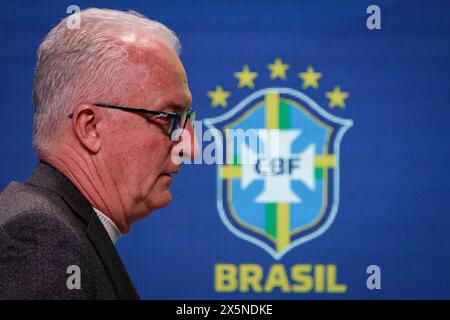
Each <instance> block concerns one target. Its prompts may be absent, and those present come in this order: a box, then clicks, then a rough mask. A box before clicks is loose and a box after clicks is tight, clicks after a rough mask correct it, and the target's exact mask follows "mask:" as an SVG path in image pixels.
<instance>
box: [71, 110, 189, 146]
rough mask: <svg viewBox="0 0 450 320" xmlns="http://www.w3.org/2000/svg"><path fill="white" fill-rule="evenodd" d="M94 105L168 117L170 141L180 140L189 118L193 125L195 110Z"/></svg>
mask: <svg viewBox="0 0 450 320" xmlns="http://www.w3.org/2000/svg"><path fill="white" fill-rule="evenodd" d="M93 105H94V106H97V107H101V108H110V109H119V110H122V111H128V112H138V113H145V114H151V115H153V116H156V117H159V118H163V119H169V120H171V121H172V124H171V128H170V133H169V136H170V140H172V141H180V137H181V136H182V134H183V131H184V129H185V128H186V124H187V122H188V120H189V122H190V124H191V126H192V127H194V121H195V115H196V111H193V110H189V111H181V112H164V111H155V110H148V109H142V108H130V107H126V106H116V105H111V104H105V103H94V104H93ZM72 116H73V114H72V113H71V114H69V118H72Z"/></svg>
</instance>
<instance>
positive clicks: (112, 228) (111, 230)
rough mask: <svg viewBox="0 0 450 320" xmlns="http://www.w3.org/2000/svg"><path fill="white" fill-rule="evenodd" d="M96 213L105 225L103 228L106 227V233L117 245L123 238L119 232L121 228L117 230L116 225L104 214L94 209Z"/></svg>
mask: <svg viewBox="0 0 450 320" xmlns="http://www.w3.org/2000/svg"><path fill="white" fill-rule="evenodd" d="M93 209H94V211H95V213H96V214H97V216H98V218H99V219H100V221H101V222H102V224H103V227H105V229H106V232H108V235H109V237H110V238H111V241H112V242H113V243H114V245H115V244H116V242H117V240H118V239H119V238H120V237H121V236H122V234H121V233H120V231H119V228H117V226H116V224H115V223H114V222H113V221H112V220H111V219H110V218H109V217H108V216H106V215H105V214H104V213H103V212H101V211H100V210H98V209H97V208H93Z"/></svg>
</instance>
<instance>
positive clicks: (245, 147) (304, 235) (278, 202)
mask: <svg viewBox="0 0 450 320" xmlns="http://www.w3.org/2000/svg"><path fill="white" fill-rule="evenodd" d="M220 89H221V90H222V88H220ZM222 92H223V91H222ZM204 123H205V125H206V126H207V127H209V128H210V129H213V132H214V133H213V134H214V135H215V140H216V143H217V149H218V150H219V151H220V152H223V155H224V161H223V163H222V164H218V165H217V209H218V212H219V214H220V217H221V219H222V221H223V223H224V224H225V226H226V227H227V228H228V230H229V231H231V232H232V233H233V234H234V235H236V236H238V237H240V238H242V239H244V240H246V241H249V242H251V243H253V244H255V245H257V246H259V247H261V248H262V249H264V250H266V251H267V252H268V253H270V254H271V255H272V256H273V257H274V258H275V259H279V258H281V257H282V256H283V255H284V254H285V253H286V252H288V251H289V250H291V249H292V248H294V247H296V246H298V245H300V244H302V243H305V242H307V241H309V240H312V239H314V238H316V237H318V236H320V235H321V234H323V233H324V232H325V231H326V230H327V229H328V228H329V227H330V225H331V224H332V222H333V220H334V218H335V216H336V214H337V212H338V208H339V181H340V176H339V167H340V158H339V150H340V146H341V141H342V138H343V136H344V133H345V132H346V130H347V129H348V128H349V127H351V125H352V121H351V120H345V119H341V118H338V117H336V116H334V115H332V114H330V113H328V112H327V111H326V110H324V109H323V108H321V107H320V106H319V105H318V104H317V103H316V102H315V101H314V100H312V99H311V98H310V97H308V96H307V95H306V94H304V93H302V92H300V91H297V90H295V89H291V88H280V87H276V88H266V89H262V90H259V91H256V92H254V93H253V94H251V95H249V96H248V97H247V98H245V99H244V100H242V101H241V102H240V103H238V104H237V105H236V106H235V107H234V108H232V109H231V110H229V111H228V112H226V113H224V114H223V115H221V116H219V117H216V118H212V119H207V120H204Z"/></svg>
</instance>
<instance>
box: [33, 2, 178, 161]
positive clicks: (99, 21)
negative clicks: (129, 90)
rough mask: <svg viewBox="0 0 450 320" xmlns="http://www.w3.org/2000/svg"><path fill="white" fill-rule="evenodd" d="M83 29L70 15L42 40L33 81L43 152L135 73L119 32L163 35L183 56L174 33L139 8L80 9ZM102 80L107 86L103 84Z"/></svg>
mask: <svg viewBox="0 0 450 320" xmlns="http://www.w3.org/2000/svg"><path fill="white" fill-rule="evenodd" d="M79 14H80V19H81V20H80V28H79V29H70V28H68V27H67V20H68V18H69V17H66V18H65V19H64V20H62V21H61V22H60V23H59V24H58V25H57V26H56V27H55V28H53V29H52V30H51V31H50V32H49V33H48V34H47V36H46V37H45V39H44V40H43V41H42V43H41V44H40V46H39V49H38V52H37V66H36V72H35V76H34V84H33V104H34V125H33V146H34V148H35V150H36V152H37V154H38V155H42V154H44V153H45V152H46V151H50V150H51V148H52V146H53V145H54V143H55V142H56V141H57V140H58V137H59V134H58V133H59V132H60V130H61V128H63V127H64V126H67V125H68V123H69V122H68V121H67V116H68V114H70V113H71V112H72V110H73V108H74V107H76V106H77V105H78V104H80V103H84V102H94V101H101V102H104V101H102V99H108V101H114V100H117V99H119V97H120V95H121V93H123V90H124V84H125V81H126V80H124V78H125V75H127V74H130V73H131V72H133V69H134V68H130V62H129V61H128V51H127V48H126V47H125V46H124V43H123V42H121V41H120V40H119V39H118V37H117V34H118V32H119V31H126V30H134V31H137V32H141V33H144V34H149V35H152V36H155V37H158V38H159V39H161V40H162V41H164V42H165V43H167V44H168V45H169V46H170V47H171V48H173V50H174V51H175V52H176V53H177V54H178V53H179V51H180V42H179V40H178V38H177V37H176V35H175V34H174V32H173V31H171V30H170V29H168V28H167V27H166V26H164V25H163V24H161V23H159V22H157V21H153V20H149V19H147V18H146V17H145V16H143V15H141V14H138V13H136V12H133V11H130V12H123V11H117V10H109V9H96V8H90V9H86V10H83V11H81V12H80V13H79ZM99 84H101V85H99Z"/></svg>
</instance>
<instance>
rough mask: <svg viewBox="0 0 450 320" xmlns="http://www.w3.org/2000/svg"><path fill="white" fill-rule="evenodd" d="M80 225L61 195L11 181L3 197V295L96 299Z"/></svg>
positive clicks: (0, 231) (0, 210)
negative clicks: (78, 284) (92, 296)
mask: <svg viewBox="0 0 450 320" xmlns="http://www.w3.org/2000/svg"><path fill="white" fill-rule="evenodd" d="M80 228H82V225H81V224H79V225H78V223H77V221H76V218H75V217H74V215H73V214H72V217H71V214H70V208H69V207H68V206H67V205H66V204H65V203H64V201H63V200H62V199H61V198H59V197H58V196H57V195H56V194H54V193H52V192H50V191H46V190H45V189H42V188H39V187H34V186H31V185H27V184H22V183H15V182H13V183H11V184H10V185H9V186H8V187H7V188H6V189H5V190H4V191H3V192H2V194H1V195H0V274H2V281H1V283H0V298H4V299H5V298H6V299H27V298H29V299H66V298H73V299H82V298H87V297H90V296H91V295H92V292H91V286H90V283H89V281H90V280H89V276H88V273H89V267H88V259H87V254H86V250H85V246H84V245H83V239H82V236H80V234H81V229H80ZM77 272H78V274H79V276H80V279H77V278H76V276H77V275H76V273H77ZM71 276H74V277H75V278H70V277H71ZM81 277H82V278H81ZM78 280H81V281H80V284H81V286H80V288H78V286H77V281H78Z"/></svg>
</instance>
